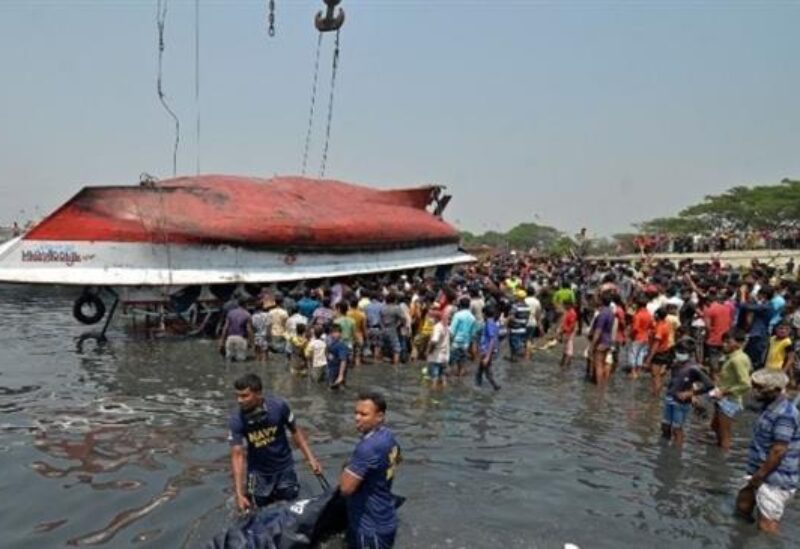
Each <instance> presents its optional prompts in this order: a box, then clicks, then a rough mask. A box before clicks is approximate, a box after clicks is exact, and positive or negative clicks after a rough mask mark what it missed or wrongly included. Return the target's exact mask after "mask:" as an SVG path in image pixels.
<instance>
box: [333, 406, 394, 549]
mask: <svg viewBox="0 0 800 549" xmlns="http://www.w3.org/2000/svg"><path fill="white" fill-rule="evenodd" d="M385 415H386V399H384V397H383V395H381V394H380V393H372V392H367V393H361V394H359V395H358V400H357V401H356V408H355V420H356V429H358V432H359V433H361V440H359V441H358V443H357V444H356V447H355V450H353V454H352V455H351V456H350V460H349V461H348V462H347V465H346V466H345V468H344V470H343V471H342V474H341V475H340V477H339V491H340V492H341V494H342V495H343V496H345V497H346V498H347V523H348V524H347V545H348V547H350V548H352V549H389V548H390V547H392V546H393V545H394V538H395V534H396V532H397V513H396V511H395V501H394V496H393V495H392V481H393V480H394V474H395V468H396V466H397V464H398V463H399V462H400V446H398V444H397V440H396V439H395V437H394V433H392V431H391V430H389V428H388V427H386V426H385V425H384V424H383V421H384V417H385Z"/></svg>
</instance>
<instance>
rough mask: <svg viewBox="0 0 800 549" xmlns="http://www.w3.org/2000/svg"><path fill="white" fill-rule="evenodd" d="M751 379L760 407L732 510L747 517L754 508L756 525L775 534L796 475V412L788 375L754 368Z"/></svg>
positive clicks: (799, 460) (799, 443)
mask: <svg viewBox="0 0 800 549" xmlns="http://www.w3.org/2000/svg"><path fill="white" fill-rule="evenodd" d="M751 380H752V385H753V392H754V394H755V397H756V399H757V400H758V401H760V402H761V403H762V404H763V405H764V410H763V412H761V415H760V416H759V418H758V419H757V420H756V423H755V426H754V427H753V439H752V441H751V442H750V454H749V457H748V460H747V475H748V476H747V477H746V480H747V484H746V485H745V487H744V488H742V490H741V491H740V492H739V495H738V497H737V498H736V510H737V511H738V512H739V513H740V514H742V515H744V516H746V517H751V516H752V514H753V510H754V509H755V508H758V528H759V529H760V530H763V531H765V532H769V533H771V534H777V533H778V530H779V528H780V520H781V517H782V516H783V511H784V509H785V508H786V504H787V503H788V502H789V500H790V499H791V498H792V496H794V493H795V491H796V489H797V483H798V479H799V478H800V470H799V469H800V412H798V410H797V408H796V407H795V405H794V403H793V402H792V401H791V400H789V399H788V398H787V396H786V385H787V384H788V383H789V377H788V376H787V375H786V374H784V373H783V372H780V371H771V370H767V369H763V370H758V371H756V372H755V373H754V374H753V376H752V378H751Z"/></svg>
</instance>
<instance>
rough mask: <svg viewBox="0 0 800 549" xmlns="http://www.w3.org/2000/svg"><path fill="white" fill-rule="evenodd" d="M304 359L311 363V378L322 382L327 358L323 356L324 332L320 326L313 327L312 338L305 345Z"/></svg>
mask: <svg viewBox="0 0 800 549" xmlns="http://www.w3.org/2000/svg"><path fill="white" fill-rule="evenodd" d="M305 355H306V359H307V360H308V361H309V362H310V363H311V377H312V378H313V379H316V380H317V381H320V382H321V381H322V380H323V379H324V376H325V366H326V365H327V364H328V358H327V357H326V356H325V330H324V329H323V328H322V326H314V328H313V337H312V338H311V340H310V341H309V342H308V345H306V351H305Z"/></svg>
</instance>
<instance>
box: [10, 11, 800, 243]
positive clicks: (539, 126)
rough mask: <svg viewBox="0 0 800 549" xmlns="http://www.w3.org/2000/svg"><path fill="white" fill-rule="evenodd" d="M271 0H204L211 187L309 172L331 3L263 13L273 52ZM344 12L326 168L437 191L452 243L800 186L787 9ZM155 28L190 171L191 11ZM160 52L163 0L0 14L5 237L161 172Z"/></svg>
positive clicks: (615, 225) (645, 215)
mask: <svg viewBox="0 0 800 549" xmlns="http://www.w3.org/2000/svg"><path fill="white" fill-rule="evenodd" d="M266 4H267V2H266V1H252V2H248V1H239V0H226V1H222V0H219V1H215V2H212V1H205V0H201V3H200V18H201V23H200V49H201V75H200V78H201V84H200V96H201V97H200V113H201V139H200V147H199V151H200V164H201V171H203V172H212V173H237V174H246V175H258V176H269V175H272V174H296V173H299V171H300V165H301V157H302V148H303V141H304V137H305V130H306V124H307V116H308V108H309V98H310V88H311V76H312V68H313V54H314V48H315V45H316V39H317V38H316V31H315V29H314V28H313V25H312V19H313V14H314V13H315V11H316V10H318V9H320V8H321V7H322V2H321V1H316V0H315V1H307V0H276V4H277V36H276V37H275V38H274V39H270V38H268V37H267V32H266V23H265V20H266ZM342 6H343V7H344V8H345V10H346V11H347V22H346V23H345V26H344V28H343V30H342V35H341V45H342V51H341V65H340V71H339V74H338V82H337V89H336V92H337V93H336V102H335V110H334V123H333V130H332V137H331V148H330V157H329V163H328V173H327V174H328V175H329V176H331V177H335V178H338V179H343V180H345V181H352V182H358V183H364V184H368V185H374V186H379V187H392V186H412V185H417V184H421V183H428V182H435V183H439V184H444V185H447V187H448V189H449V191H450V192H452V193H453V194H454V195H455V197H454V199H453V201H452V203H451V205H450V207H449V209H448V212H447V217H448V218H449V220H451V221H454V222H456V223H457V224H458V225H459V226H461V227H463V228H466V229H469V230H472V231H479V232H482V231H484V230H486V229H493V228H500V229H507V228H509V227H510V226H512V225H514V224H516V223H518V222H521V221H537V222H540V223H547V224H552V225H555V226H557V227H559V228H561V229H565V230H569V231H575V230H577V229H578V228H580V227H581V226H586V227H588V228H589V230H590V232H591V233H594V234H610V233H613V232H618V231H622V230H626V229H627V228H628V226H629V223H630V222H632V221H637V220H643V219H649V218H652V217H655V216H660V215H669V214H671V213H674V212H676V211H677V210H678V209H680V208H681V207H682V206H685V205H688V204H691V203H693V202H696V201H697V200H699V199H700V198H702V196H703V195H705V194H708V193H715V192H720V191H722V190H724V189H727V188H729V187H731V186H733V185H739V184H754V183H776V182H778V181H779V180H780V179H781V178H783V177H787V176H788V177H797V176H800V42H798V40H797V25H798V22H799V21H800V3H798V2H766V1H761V0H754V1H752V2H716V1H703V2H689V1H654V2H647V1H640V2H621V1H620V2H603V1H582V2H579V1H571V2H570V1H564V2H534V1H525V0H516V1H512V0H483V1H478V0H475V1H468V0H453V1H447V0H361V1H356V0H344V1H343V2H342ZM166 34H167V36H166V52H165V59H164V87H165V90H166V92H167V94H168V96H169V101H170V102H171V103H172V105H173V106H174V108H175V110H176V111H177V112H178V114H179V116H180V119H181V122H182V125H183V131H182V135H181V139H182V143H181V147H180V152H179V163H178V172H179V173H188V174H193V173H194V171H195V160H196V154H197V151H198V147H197V143H196V140H195V129H194V125H195V117H196V112H197V110H196V109H197V105H196V103H195V99H194V1H193V0H184V1H178V0H171V1H170V2H169V9H168V14H167V22H166ZM332 39H333V36H330V35H329V36H326V37H325V42H324V50H323V57H322V64H323V67H322V70H321V73H320V90H319V96H318V102H317V115H318V116H317V119H316V124H315V134H314V139H313V142H312V148H311V161H310V166H311V172H312V173H316V172H317V171H318V169H319V158H320V148H321V143H322V135H323V130H324V115H325V111H326V108H327V95H328V81H329V78H330V60H331V59H330V57H331V46H332ZM156 45H157V33H156V2H155V0H153V1H144V0H141V1H139V0H127V1H116V0H103V1H96V2H90V1H83V2H78V1H70V0H63V1H57V0H52V1H49V2H45V1H17V0H2V1H0V52H2V53H0V73H1V74H2V85H1V86H0V128H2V129H1V130H0V178H2V179H1V181H2V182H1V183H0V223H9V222H10V221H11V220H13V219H15V218H22V217H28V216H30V215H31V214H34V213H36V212H37V211H38V213H40V214H45V213H47V212H49V211H51V210H52V209H53V208H54V207H56V206H57V205H58V204H60V203H61V202H63V201H64V200H65V199H67V198H68V197H69V196H71V195H72V194H73V193H74V192H76V191H77V190H78V189H79V188H80V187H81V186H83V185H87V184H129V183H135V182H136V181H138V177H139V174H140V173H141V172H148V173H151V174H153V175H156V176H158V177H168V176H170V175H171V172H172V156H171V155H172V152H171V147H172V139H173V131H172V125H171V121H170V119H169V118H168V116H167V114H166V113H165V112H164V111H163V110H162V108H161V106H160V105H159V103H158V101H157V98H156V94H155V79H156V62H157V55H156V53H157V48H156ZM37 208H38V210H37ZM22 210H24V213H21V211H22Z"/></svg>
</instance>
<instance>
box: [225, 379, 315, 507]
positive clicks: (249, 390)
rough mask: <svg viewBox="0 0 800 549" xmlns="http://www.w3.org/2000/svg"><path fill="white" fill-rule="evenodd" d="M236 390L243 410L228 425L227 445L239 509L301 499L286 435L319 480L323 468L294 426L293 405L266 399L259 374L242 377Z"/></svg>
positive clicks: (276, 399)
mask: <svg viewBox="0 0 800 549" xmlns="http://www.w3.org/2000/svg"><path fill="white" fill-rule="evenodd" d="M233 386H234V388H235V389H236V400H237V402H238V403H239V408H238V409H237V410H234V412H233V413H232V414H231V418H230V420H229V421H228V428H229V434H228V442H229V444H230V447H231V469H232V470H233V488H234V493H235V497H236V505H237V507H238V508H239V510H240V511H246V510H247V509H249V508H251V507H252V506H254V505H255V506H264V505H268V504H270V503H272V502H275V501H290V500H293V499H295V498H297V494H298V492H299V490H300V484H299V482H298V480H297V473H296V472H295V470H294V458H293V457H292V449H291V447H290V446H289V440H288V437H287V435H286V431H287V430H288V431H289V432H290V433H291V435H292V441H293V442H294V444H295V446H297V447H298V448H299V449H300V451H301V452H302V453H303V456H304V457H305V458H306V461H307V462H308V466H309V467H310V468H311V471H312V472H313V473H314V474H315V475H319V474H322V466H321V465H320V463H319V462H318V461H317V458H316V457H315V456H314V453H313V452H312V451H311V447H310V446H309V445H308V441H307V440H306V437H305V435H304V434H303V432H302V431H301V430H300V429H299V428H298V427H297V425H296V424H295V420H294V415H293V414H292V411H291V410H290V409H289V404H287V402H286V401H285V400H283V399H282V398H278V397H274V396H266V397H265V396H264V395H263V393H262V385H261V378H260V377H258V376H257V375H255V374H245V375H243V376H242V377H240V378H239V379H237V380H236V381H235V382H234V384H233ZM245 446H246V448H247V450H246V451H245ZM245 455H246V456H247V465H246V467H245ZM245 478H246V479H247V482H246V485H245Z"/></svg>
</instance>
